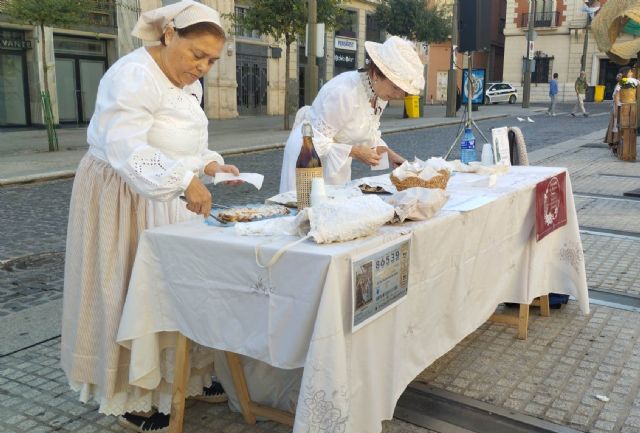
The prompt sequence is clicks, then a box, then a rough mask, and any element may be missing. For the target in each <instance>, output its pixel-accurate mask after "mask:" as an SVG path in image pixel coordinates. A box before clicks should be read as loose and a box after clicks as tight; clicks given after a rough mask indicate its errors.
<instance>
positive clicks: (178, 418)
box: [169, 332, 190, 433]
mask: <svg viewBox="0 0 640 433" xmlns="http://www.w3.org/2000/svg"><path fill="white" fill-rule="evenodd" d="M189 346H190V344H189V339H188V338H187V337H185V336H184V335H182V334H181V333H179V332H178V342H177V344H176V363H175V374H174V378H173V392H172V396H171V420H170V421H169V432H170V433H182V423H183V421H184V400H185V398H186V392H187V380H188V376H189Z"/></svg>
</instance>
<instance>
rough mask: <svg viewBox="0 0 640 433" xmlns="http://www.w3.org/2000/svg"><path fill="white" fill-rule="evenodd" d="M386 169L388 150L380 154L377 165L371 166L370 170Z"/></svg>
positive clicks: (387, 166)
mask: <svg viewBox="0 0 640 433" xmlns="http://www.w3.org/2000/svg"><path fill="white" fill-rule="evenodd" d="M387 169H389V152H385V153H382V154H380V162H379V163H378V165H372V166H371V170H373V171H378V170H387Z"/></svg>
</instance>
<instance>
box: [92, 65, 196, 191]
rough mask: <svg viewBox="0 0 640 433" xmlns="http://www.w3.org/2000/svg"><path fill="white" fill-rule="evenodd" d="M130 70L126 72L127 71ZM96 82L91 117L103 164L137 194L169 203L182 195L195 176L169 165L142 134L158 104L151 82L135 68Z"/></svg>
mask: <svg viewBox="0 0 640 433" xmlns="http://www.w3.org/2000/svg"><path fill="white" fill-rule="evenodd" d="M127 66H130V67H127ZM127 66H125V67H123V68H122V70H121V71H120V73H119V74H117V75H116V76H114V79H112V80H110V81H108V82H106V83H101V87H102V89H100V90H101V91H100V92H99V94H98V101H97V103H96V105H97V108H96V112H97V113H98V116H99V117H98V120H97V121H98V122H99V123H100V125H99V129H100V130H101V131H102V137H101V140H103V141H104V148H105V154H106V157H107V160H108V161H109V163H110V164H111V166H112V167H113V168H114V169H115V170H116V171H117V172H118V173H119V174H120V175H121V176H122V177H123V178H124V179H125V181H126V182H127V183H128V184H129V185H130V186H131V187H132V188H133V189H134V190H135V191H137V192H138V193H139V194H141V195H142V196H144V197H147V198H153V199H157V200H170V199H172V198H175V197H176V196H177V195H179V194H180V193H181V192H183V191H184V190H185V189H186V187H187V186H189V183H190V182H191V179H192V178H193V176H194V175H195V174H194V172H193V171H192V170H190V169H188V168H187V167H188V166H189V165H191V164H185V162H186V161H181V160H173V159H171V158H169V157H167V156H166V155H165V154H164V153H163V152H161V151H160V150H158V149H155V148H153V147H152V146H150V145H149V143H148V141H147V132H148V131H149V129H150V128H151V126H152V125H153V122H154V114H153V113H154V111H155V110H156V109H157V104H159V103H160V101H161V97H162V95H161V92H160V89H159V88H158V87H157V86H156V84H155V81H154V78H153V77H152V76H151V74H150V72H148V71H147V70H146V69H145V68H141V67H140V66H139V65H135V64H132V65H127Z"/></svg>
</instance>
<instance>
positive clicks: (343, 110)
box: [309, 82, 355, 173]
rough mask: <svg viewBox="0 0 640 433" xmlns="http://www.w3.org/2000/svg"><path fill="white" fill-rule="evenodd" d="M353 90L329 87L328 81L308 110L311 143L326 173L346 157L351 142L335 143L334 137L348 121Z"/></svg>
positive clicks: (340, 166)
mask: <svg viewBox="0 0 640 433" xmlns="http://www.w3.org/2000/svg"><path fill="white" fill-rule="evenodd" d="M354 90H355V89H346V88H344V86H331V82H329V83H328V84H326V85H325V87H323V88H322V89H321V90H320V93H319V94H318V96H317V97H316V99H315V100H314V101H313V105H312V106H311V109H310V110H309V120H310V121H311V126H312V127H313V144H314V146H315V148H316V152H318V155H319V156H320V158H322V164H323V166H324V170H325V173H327V172H328V173H335V172H338V171H339V170H340V169H341V168H342V166H343V165H344V164H346V163H347V161H348V159H349V154H350V153H351V144H347V143H338V142H336V141H335V139H334V137H335V136H336V134H337V133H338V132H339V131H340V130H341V129H343V128H344V127H345V126H346V125H347V124H348V122H349V121H350V120H351V119H350V118H351V113H352V109H353V104H354V102H355V101H353V94H354ZM353 144H355V143H353Z"/></svg>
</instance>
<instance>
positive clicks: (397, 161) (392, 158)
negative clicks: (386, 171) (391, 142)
mask: <svg viewBox="0 0 640 433" xmlns="http://www.w3.org/2000/svg"><path fill="white" fill-rule="evenodd" d="M386 149H387V152H389V163H390V164H391V166H392V167H394V168H395V167H400V166H401V165H402V163H403V162H405V161H406V159H404V158H403V157H402V156H400V155H398V154H397V153H396V152H394V151H393V150H391V149H389V148H388V147H387V148H386Z"/></svg>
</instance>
